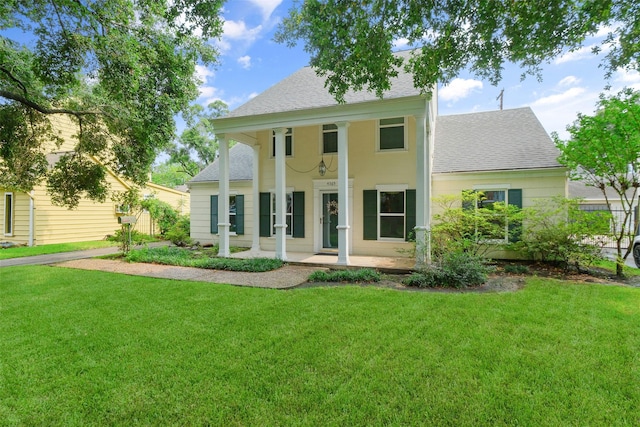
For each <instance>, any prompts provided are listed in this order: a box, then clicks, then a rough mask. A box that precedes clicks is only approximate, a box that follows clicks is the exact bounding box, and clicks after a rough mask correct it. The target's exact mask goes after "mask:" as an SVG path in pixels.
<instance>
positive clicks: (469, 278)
mask: <svg viewBox="0 0 640 427" xmlns="http://www.w3.org/2000/svg"><path fill="white" fill-rule="evenodd" d="M488 272H489V268H488V267H487V266H486V265H485V264H484V262H483V259H482V258H481V257H479V256H476V255H472V254H470V253H468V252H462V251H460V252H451V253H446V254H443V255H442V256H441V257H440V258H439V259H438V260H437V261H436V262H434V263H433V264H432V265H430V266H428V267H426V268H424V269H423V270H421V271H419V272H416V273H413V274H412V275H411V276H409V277H408V278H407V279H405V280H404V281H403V283H404V284H405V285H407V286H415V287H419V288H467V287H472V286H478V285H481V284H483V283H485V282H486V281H487V273H488Z"/></svg>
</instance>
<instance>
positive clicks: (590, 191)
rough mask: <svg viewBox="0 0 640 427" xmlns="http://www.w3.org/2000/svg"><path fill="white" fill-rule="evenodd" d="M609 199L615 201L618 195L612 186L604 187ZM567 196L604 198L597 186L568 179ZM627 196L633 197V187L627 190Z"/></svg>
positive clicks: (587, 198) (618, 197) (591, 198)
mask: <svg viewBox="0 0 640 427" xmlns="http://www.w3.org/2000/svg"><path fill="white" fill-rule="evenodd" d="M606 191H607V197H608V198H609V200H611V201H613V202H616V201H618V200H620V196H619V195H618V193H616V191H615V190H614V189H613V188H610V187H606ZM569 197H578V198H581V199H585V200H587V201H588V200H604V194H602V190H600V189H599V188H596V187H593V186H589V185H586V184H585V183H584V182H583V181H569ZM627 197H629V198H632V197H633V188H630V189H629V190H627Z"/></svg>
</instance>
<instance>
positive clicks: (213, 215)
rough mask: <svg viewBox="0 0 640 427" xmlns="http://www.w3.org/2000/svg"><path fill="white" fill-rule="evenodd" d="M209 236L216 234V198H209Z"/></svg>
mask: <svg viewBox="0 0 640 427" xmlns="http://www.w3.org/2000/svg"><path fill="white" fill-rule="evenodd" d="M211 234H218V196H211Z"/></svg>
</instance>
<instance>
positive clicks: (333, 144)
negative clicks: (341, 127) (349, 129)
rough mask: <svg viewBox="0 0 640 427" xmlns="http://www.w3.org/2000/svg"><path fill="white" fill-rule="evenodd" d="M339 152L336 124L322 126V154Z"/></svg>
mask: <svg viewBox="0 0 640 427" xmlns="http://www.w3.org/2000/svg"><path fill="white" fill-rule="evenodd" d="M337 152H338V126H336V125H334V124H329V125H322V153H323V154H332V153H337Z"/></svg>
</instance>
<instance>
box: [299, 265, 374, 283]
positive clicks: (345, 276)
mask: <svg viewBox="0 0 640 427" xmlns="http://www.w3.org/2000/svg"><path fill="white" fill-rule="evenodd" d="M308 280H309V281H310V282H350V283H368V282H379V281H380V273H378V272H377V271H376V270H372V269H370V268H361V269H359V270H348V269H345V270H329V271H324V270H319V271H314V272H313V273H311V275H310V276H309V279H308Z"/></svg>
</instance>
